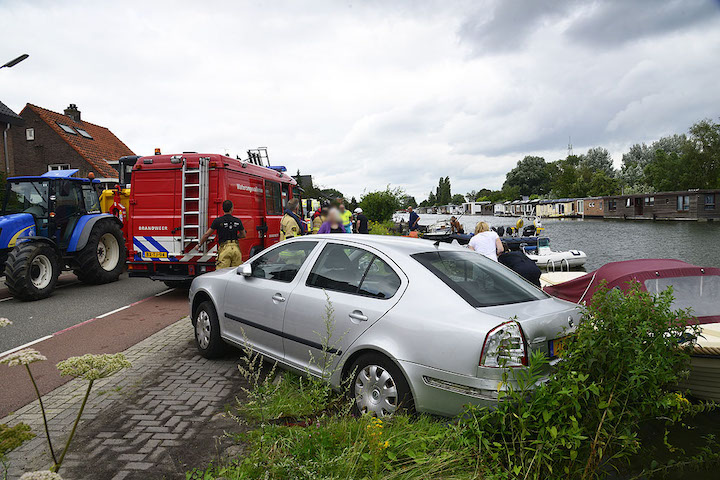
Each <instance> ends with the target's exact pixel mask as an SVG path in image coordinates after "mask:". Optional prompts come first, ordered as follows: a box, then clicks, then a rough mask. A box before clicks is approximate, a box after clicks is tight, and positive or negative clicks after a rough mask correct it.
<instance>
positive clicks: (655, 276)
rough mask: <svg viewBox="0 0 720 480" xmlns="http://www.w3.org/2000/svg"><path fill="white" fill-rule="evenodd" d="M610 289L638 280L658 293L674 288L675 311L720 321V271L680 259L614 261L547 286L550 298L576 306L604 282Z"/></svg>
mask: <svg viewBox="0 0 720 480" xmlns="http://www.w3.org/2000/svg"><path fill="white" fill-rule="evenodd" d="M603 280H605V281H607V287H608V288H619V289H620V290H623V291H625V290H627V289H628V288H629V286H630V282H632V281H633V280H636V281H638V282H640V285H641V286H642V288H643V289H645V290H646V291H648V292H650V293H653V294H657V293H660V292H662V291H664V290H666V289H667V288H668V287H670V286H672V287H673V297H674V298H675V300H674V301H673V305H672V308H673V309H676V310H677V309H690V310H691V315H693V316H694V317H695V318H697V321H698V323H714V322H720V302H718V298H720V268H704V267H698V266H696V265H691V264H689V263H686V262H683V261H681V260H670V259H645V260H627V261H623V262H612V263H608V264H607V265H603V266H602V267H600V268H598V269H597V270H595V271H593V272H590V273H588V274H586V275H583V276H582V277H579V278H576V279H574V280H569V281H567V282H563V283H559V284H557V285H548V286H546V287H545V289H544V290H545V291H546V292H547V293H549V294H550V295H552V296H554V297H558V298H562V299H563V300H568V301H570V302H573V303H585V302H590V299H591V298H592V296H593V294H594V293H595V292H596V291H597V290H598V288H599V287H600V284H601V283H602V281H603Z"/></svg>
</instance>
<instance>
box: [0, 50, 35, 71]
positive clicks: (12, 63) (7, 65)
mask: <svg viewBox="0 0 720 480" xmlns="http://www.w3.org/2000/svg"><path fill="white" fill-rule="evenodd" d="M29 56H30V55H28V54H27V53H23V54H22V55H20V56H19V57H17V58H16V59H14V60H10V61H9V62H7V63H6V64H5V65H3V66H2V67H0V68H5V67H7V68H10V67H14V66H15V65H17V64H18V63H20V62H22V61H23V60H25V59H26V58H28V57H29Z"/></svg>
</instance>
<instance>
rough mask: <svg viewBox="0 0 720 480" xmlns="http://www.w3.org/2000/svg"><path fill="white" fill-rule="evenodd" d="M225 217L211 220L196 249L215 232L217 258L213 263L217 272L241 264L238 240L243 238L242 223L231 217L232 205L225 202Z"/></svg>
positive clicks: (244, 233)
mask: <svg viewBox="0 0 720 480" xmlns="http://www.w3.org/2000/svg"><path fill="white" fill-rule="evenodd" d="M222 207H223V212H225V215H223V216H222V217H218V218H216V219H215V220H213V222H212V225H210V228H208V231H207V232H205V234H204V235H203V236H202V238H201V239H200V240H199V241H198V247H199V246H200V245H202V244H203V243H205V242H206V241H207V239H208V238H209V237H210V235H212V234H213V232H215V231H217V240H218V256H217V262H216V263H215V265H216V267H217V269H218V270H220V269H221V268H230V267H237V266H238V265H240V264H241V263H242V252H241V251H240V245H238V240H240V239H241V238H245V235H246V232H245V227H243V224H242V221H240V219H239V218H237V217H233V215H232V213H231V212H232V210H233V203H232V202H231V201H230V200H225V201H224V202H223V204H222Z"/></svg>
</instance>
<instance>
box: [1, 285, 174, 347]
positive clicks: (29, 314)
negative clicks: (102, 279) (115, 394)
mask: <svg viewBox="0 0 720 480" xmlns="http://www.w3.org/2000/svg"><path fill="white" fill-rule="evenodd" d="M58 286H59V288H58V289H57V290H55V292H53V294H52V295H51V296H50V297H49V298H46V299H43V300H38V301H36V302H22V301H20V300H17V299H14V298H10V295H9V293H8V291H7V288H5V282H4V277H0V317H7V318H8V319H10V320H11V321H12V322H13V326H12V327H10V328H4V329H3V331H2V334H0V353H2V352H5V351H7V350H10V349H13V348H15V347H18V346H20V345H24V344H26V343H28V342H32V341H34V340H37V339H38V338H42V337H45V336H47V335H52V334H53V333H56V332H58V331H61V330H64V329H66V328H68V327H72V326H73V325H77V324H79V323H82V322H84V321H86V320H89V319H91V318H95V317H98V316H100V315H103V314H105V313H108V312H110V311H112V310H115V309H117V308H120V307H123V306H125V305H128V304H131V303H134V302H137V301H140V300H142V299H144V298H147V297H151V296H153V295H155V294H157V293H160V292H163V291H165V290H167V289H168V288H167V287H166V286H165V284H163V283H162V282H154V281H152V280H148V279H144V278H128V276H127V274H123V275H122V276H121V277H120V279H119V280H118V281H117V282H113V283H108V284H105V285H85V284H84V283H80V282H79V281H78V280H77V278H76V277H75V275H73V274H72V273H65V274H63V275H61V277H60V279H59V280H58ZM181 296H182V295H181ZM185 297H187V296H186V295H185Z"/></svg>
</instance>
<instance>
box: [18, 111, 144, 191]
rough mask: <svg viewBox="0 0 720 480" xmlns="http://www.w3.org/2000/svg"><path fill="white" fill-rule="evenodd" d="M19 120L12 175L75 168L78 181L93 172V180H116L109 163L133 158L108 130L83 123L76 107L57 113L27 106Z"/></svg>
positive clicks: (115, 173) (113, 170) (116, 175)
mask: <svg viewBox="0 0 720 480" xmlns="http://www.w3.org/2000/svg"><path fill="white" fill-rule="evenodd" d="M20 117H22V119H23V120H24V122H25V125H24V128H12V129H11V132H12V133H11V137H12V139H11V143H12V146H13V153H12V155H11V156H10V157H9V160H10V161H9V164H10V165H9V166H10V168H9V170H10V174H11V175H18V176H19V175H41V174H43V173H45V172H47V171H50V170H66V169H71V168H77V169H79V170H80V172H79V173H78V176H81V177H85V176H87V175H88V174H89V173H90V172H93V173H94V174H95V177H96V178H117V177H118V171H117V170H116V169H115V168H114V167H113V166H111V164H110V163H108V162H113V163H117V160H118V159H119V158H120V157H123V156H126V155H134V153H133V151H132V150H130V149H129V148H128V146H127V145H125V144H124V143H123V142H122V141H121V140H120V139H119V138H118V137H116V136H115V135H114V134H113V133H112V132H111V131H110V130H108V129H107V128H105V127H102V126H100V125H95V124H94V123H90V122H87V121H85V120H82V118H81V116H80V110H78V108H77V106H76V105H75V104H72V103H71V104H70V106H68V108H66V109H65V111H64V113H57V112H53V111H52V110H47V109H45V108H41V107H38V106H37V105H32V104H30V103H28V104H27V105H26V106H25V108H23V110H22V111H21V112H20Z"/></svg>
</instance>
